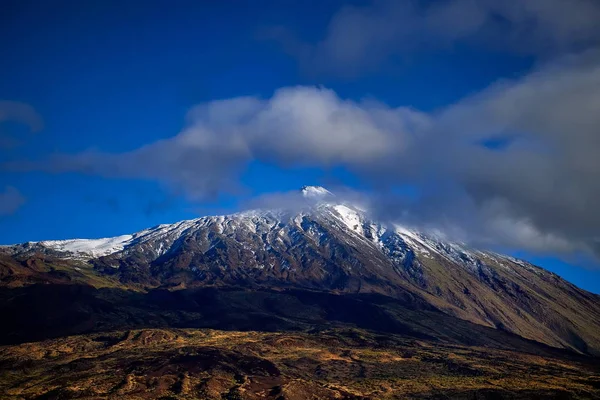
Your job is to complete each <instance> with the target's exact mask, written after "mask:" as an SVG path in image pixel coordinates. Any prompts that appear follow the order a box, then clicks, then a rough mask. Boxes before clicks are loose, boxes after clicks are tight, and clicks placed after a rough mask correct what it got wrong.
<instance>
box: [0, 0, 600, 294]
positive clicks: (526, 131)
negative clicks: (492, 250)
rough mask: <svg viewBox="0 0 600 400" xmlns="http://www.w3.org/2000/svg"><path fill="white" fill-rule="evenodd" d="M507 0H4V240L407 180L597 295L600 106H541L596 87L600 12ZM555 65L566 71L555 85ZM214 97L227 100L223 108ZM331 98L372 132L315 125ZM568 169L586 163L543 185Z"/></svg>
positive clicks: (417, 209) (112, 228)
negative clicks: (594, 157) (400, 0)
mask: <svg viewBox="0 0 600 400" xmlns="http://www.w3.org/2000/svg"><path fill="white" fill-rule="evenodd" d="M123 3H125V4H123ZM475 3H477V2H475ZM512 3H513V2H511V1H509V2H507V5H506V6H500V7H499V8H498V7H497V6H491V5H489V4H490V3H489V2H488V1H485V0H482V1H481V6H478V8H476V9H468V8H465V7H464V6H463V5H462V2H460V1H450V2H439V1H422V2H415V4H416V5H415V6H414V8H403V7H399V6H398V5H397V4H395V3H393V2H389V1H380V2H368V1H360V2H342V1H328V2H316V1H315V2H301V1H292V0H290V1H284V2H275V1H273V2H270V1H260V2H256V1H236V2H208V1H207V2H202V1H200V2H197V1H196V2H191V1H190V2H187V1H178V2H167V1H148V2H144V3H143V6H142V3H141V2H136V1H131V2H117V1H103V2H72V1H55V2H52V4H50V2H43V1H6V0H5V1H2V2H1V3H0V4H1V7H2V10H3V12H1V13H0V15H1V16H0V54H2V68H1V73H0V100H4V101H5V103H0V138H1V139H2V141H1V143H0V144H2V146H1V147H0V157H1V160H2V164H3V166H4V167H3V168H2V170H1V171H0V173H1V175H0V191H2V190H3V192H2V193H0V200H1V201H2V202H4V204H2V207H0V211H1V212H2V215H0V228H1V229H0V243H5V244H9V243H16V242H23V241H28V240H43V239H66V238H73V237H86V238H88V237H89V238H92V237H105V236H113V235H118V234H123V233H129V232H132V231H136V230H140V229H143V228H146V227H149V226H153V225H156V224H159V223H168V222H174V221H178V220H181V219H186V218H194V217H196V216H198V215H205V214H215V213H222V212H232V211H236V210H238V209H240V208H241V207H243V206H244V204H247V202H248V201H249V200H250V199H252V198H254V197H257V196H261V195H264V194H267V193H273V192H286V191H290V190H295V189H297V188H299V187H300V186H302V185H305V184H320V185H324V186H329V187H350V188H352V189H355V190H359V191H367V192H369V193H371V194H374V196H375V197H377V198H386V199H387V198H389V196H392V197H393V199H392V201H390V202H387V203H386V204H388V207H395V208H398V209H400V208H404V207H405V206H406V207H409V208H410V212H411V215H413V216H414V219H412V220H411V221H412V222H415V221H416V223H418V224H423V225H427V226H429V225H431V224H432V222H436V221H440V218H441V217H443V219H444V221H448V224H450V225H452V226H459V228H461V229H460V231H461V232H462V233H463V234H464V235H466V236H467V237H468V238H476V239H477V238H479V237H482V236H485V237H486V238H488V237H489V240H487V241H486V244H488V245H490V246H492V247H494V246H503V247H505V248H509V249H510V251H513V252H515V254H520V255H523V256H524V257H525V258H527V259H530V260H533V261H536V262H539V263H540V264H541V265H542V266H545V267H547V268H549V269H551V270H553V271H555V272H557V273H559V274H561V275H562V276H564V277H565V278H567V279H569V280H571V281H573V282H574V283H576V284H577V285H579V286H581V287H584V288H586V289H588V290H592V291H595V292H597V293H598V292H600V273H599V272H597V271H598V270H597V269H594V267H596V268H597V265H596V264H597V263H596V262H595V261H594V259H595V258H594V255H593V254H594V252H595V247H594V246H596V244H597V240H598V239H597V238H596V232H597V229H596V228H598V225H597V224H596V223H597V219H596V218H595V216H594V217H592V218H588V217H585V218H584V217H582V215H584V216H587V215H591V214H592V213H593V212H592V210H591V209H590V210H589V213H586V212H585V211H587V208H586V207H589V205H590V204H592V203H593V202H592V200H593V199H594V198H595V197H594V195H595V194H596V193H597V192H596V191H594V190H595V189H596V187H595V186H594V187H592V186H593V184H589V183H588V182H590V181H587V180H585V181H583V180H581V179H583V178H581V179H580V177H582V176H586V177H587V176H589V177H590V180H591V181H593V180H595V178H596V176H597V175H600V171H598V166H597V165H596V164H595V163H593V161H592V162H590V163H591V164H590V163H588V164H585V165H583V166H581V167H580V166H579V165H577V166H575V163H574V161H573V160H580V159H583V157H585V154H587V153H586V149H589V148H590V143H591V144H592V146H594V145H596V146H597V143H598V142H597V141H596V140H595V139H594V137H596V136H597V135H596V136H594V135H593V133H590V134H588V133H587V131H585V129H588V126H591V125H593V123H595V122H596V120H595V119H594V118H597V117H596V116H594V115H591V114H589V115H588V114H583V113H584V111H585V110H583V111H581V112H580V110H582V109H583V108H578V109H577V112H572V113H571V114H573V115H574V114H576V115H577V120H575V121H573V120H569V119H568V118H566V117H565V118H562V119H560V120H558V119H557V120H556V121H555V122H552V123H550V122H548V123H546V122H545V120H540V119H539V118H538V117H539V116H538V114H539V113H538V111H537V110H538V109H539V108H543V109H544V110H548V112H549V113H550V115H562V114H561V113H560V112H553V110H555V109H554V108H553V107H556V109H560V110H564V109H565V107H567V106H569V107H570V106H571V105H572V104H573V101H569V99H570V97H569V96H571V95H572V96H574V98H577V99H582V100H581V101H584V100H589V99H588V98H587V97H586V96H593V93H592V94H589V93H587V92H586V93H582V94H581V95H579V92H576V90H583V89H581V88H585V87H592V88H595V87H596V86H594V85H597V82H598V80H597V75H595V73H596V67H597V66H598V63H597V62H596V60H597V59H598V58H597V57H596V56H595V53H594V52H595V49H596V47H597V46H596V44H597V39H598V38H599V37H600V34H599V33H598V29H597V28H596V27H595V24H594V23H593V21H594V19H593V18H594V16H595V15H596V14H593V12H597V11H598V10H597V8H593V6H590V4H589V3H588V2H586V1H584V0H581V1H580V2H579V3H577V2H576V3H577V4H576V5H575V6H574V7H572V8H575V9H577V7H580V11H581V10H583V11H585V13H582V12H580V13H575V11H573V12H572V13H565V12H564V10H560V9H559V10H558V11H557V9H556V8H552V6H548V5H544V4H548V3H542V2H537V1H534V2H532V5H534V6H533V7H532V8H531V9H530V10H524V9H521V8H520V7H519V6H518V5H516V4H517V3H514V7H513V6H511V5H510V4H512ZM550 3H553V4H554V3H556V4H560V1H557V2H550ZM440 4H441V5H440ZM511 7H512V8H511ZM536 7H538V8H536ZM585 7H592V8H590V9H587V8H585ZM556 11H557V12H556ZM528 13H529V14H528ZM521 14H522V15H521ZM555 14H556V15H559V16H560V18H559V17H556V19H553V18H555V17H553V16H554V15H555ZM583 14H590V16H589V18H592V22H590V21H588V20H587V19H585V17H582V15H583ZM597 15H600V14H597ZM515 16H519V17H518V18H517V17H515ZM521 16H522V17H523V18H521ZM540 16H543V18H542V17H540ZM570 19H572V22H571V20H570ZM498 20H500V21H501V22H502V23H501V24H498V23H497V21H498ZM469 21H470V22H469ZM523 21H528V22H523ZM565 21H567V22H565ZM526 23H530V24H532V25H531V27H534V28H535V29H530V28H531V27H530V26H528V25H524V24H526ZM565 23H567V24H569V25H564V24H565ZM571 25H573V26H574V25H577V26H578V27H579V28H578V29H570V27H571ZM399 26H400V27H403V28H402V29H400V28H398V27H399ZM505 28H506V29H509V30H510V32H511V35H512V33H514V32H517V33H518V32H524V33H523V36H518V35H516V34H515V35H516V36H515V37H512V36H511V35H507V34H505V32H503V31H502V29H505ZM509 36H511V37H509ZM507 37H509V38H508V39H507ZM590 54H591V55H590ZM569 57H571V58H574V59H575V60H576V62H572V63H571V61H569V60H570V58H569ZM565 59H567V61H564V60H565ZM569 63H571V64H574V66H572V65H571V64H569ZM565 65H566V66H565ZM553 74H554V75H553ZM555 74H560V75H559V76H560V77H562V78H564V79H563V80H564V81H565V82H566V83H565V84H564V87H563V86H559V87H556V88H555V87H549V86H548V84H547V82H552V81H555V79H553V78H554V76H555ZM588 76H589V79H590V81H589V82H587V81H586V82H579V80H580V79H583V78H581V77H588ZM563 80H561V82H562V81H563ZM571 81H572V82H571ZM282 88H283V89H282ZM544 91H548V93H549V95H548V96H541V98H539V99H538V98H537V97H535V96H533V95H531V96H530V95H527V96H524V95H522V94H520V93H529V92H532V93H546V92H544ZM515 93H517V94H518V95H515ZM554 94H559V95H560V96H553V95H554ZM511 96H512V97H511ZM549 96H553V98H559V97H560V98H562V97H563V96H564V98H565V102H567V101H568V104H567V105H565V104H562V103H559V102H558V100H557V101H556V102H552V103H550V104H545V103H544V102H545V101H547V97H549ZM241 99H243V100H241ZM219 100H224V101H225V102H226V103H225V106H224V107H223V108H224V109H225V111H223V110H220V109H219V110H220V111H219V113H220V114H218V115H217V116H215V114H214V113H213V112H212V111H206V110H212V109H213V108H212V107H213V106H214V105H215V104H221V103H218V102H217V101H219ZM310 104H315V106H314V108H310V106H309V105H310ZM507 104H508V105H510V104H517V105H519V106H518V108H521V105H522V108H523V109H526V110H531V111H528V112H526V113H523V115H521V114H518V115H515V111H514V110H512V109H511V107H507V106H506V105H507ZM3 107H4V109H3ZM24 107H27V110H26V111H27V112H25V111H23V109H24ZM203 107H204V108H203ZM294 107H295V108H294ZM328 107H331V110H332V111H331V115H334V116H335V115H342V117H348V119H349V120H350V121H351V122H352V121H354V122H352V123H351V124H350V126H359V127H363V128H364V129H363V128H361V129H362V130H361V131H360V132H355V133H352V134H351V135H350V136H348V134H347V133H346V131H347V130H346V131H345V130H343V129H342V128H340V124H339V123H338V122H336V123H334V124H333V125H329V124H332V122H331V118H330V117H331V115H328V116H326V117H325V118H324V119H323V120H322V121H324V122H323V124H321V125H319V121H321V119H320V118H321V117H322V116H321V115H320V114H319V115H315V113H320V111H321V110H329V108H328ZM289 108H293V110H292V111H289V110H288V109H289ZM499 109H501V110H502V112H498V111H497V110H499ZM15 110H21V111H20V112H16V111H15ZM248 110H249V111H248ZM281 110H283V111H281ZM506 110H508V111H506ZM311 113H313V114H311ZM511 113H512V114H511ZM580 114H581V115H580ZM35 118H39V119H41V120H43V128H41V129H37V128H39V126H33V125H35V124H34V123H33V121H32V119H35ZM286 118H287V119H286ZM556 118H558V117H556ZM586 118H589V119H586ZM222 119H226V121H225V122H223V121H222ZM233 120H235V121H238V120H239V121H238V122H236V123H233V122H231V121H233ZM247 120H249V121H251V123H249V124H243V121H247ZM265 121H266V122H265ZM274 121H275V122H274ZM315 121H316V122H315ZM246 126H256V127H260V129H259V128H255V129H254V128H252V129H253V130H250V128H246ZM344 126H345V125H342V127H344ZM30 127H34V128H36V129H29V128H30ZM555 127H557V128H556V129H555ZM563 127H565V129H563V130H562V131H560V130H559V129H558V128H561V129H562V128H563ZM200 128H202V129H207V130H209V131H210V132H212V134H214V137H213V136H211V140H210V141H209V143H210V146H212V147H210V146H209V145H206V144H205V145H206V146H209V147H208V148H201V149H200V150H199V152H198V153H193V152H191V150H190V149H188V148H183V147H182V146H183V145H182V143H187V142H185V141H184V140H183V139H184V138H187V137H190V138H192V139H193V140H194V141H197V140H200V139H202V140H204V138H203V137H202V136H201V135H202V133H198V132H199V131H198V129H200ZM580 128H581V130H582V132H583V131H585V132H584V133H582V134H581V136H576V135H574V134H572V130H577V129H580ZM337 129H340V132H338V133H333V134H332V135H339V136H332V138H333V139H327V140H326V141H324V142H323V141H321V140H322V139H321V137H323V136H326V135H329V132H330V131H336V130H337ZM234 130H235V131H236V132H237V131H241V134H240V135H241V136H240V137H237V136H227V135H229V133H228V132H229V131H234ZM246 130H247V131H246ZM288 131H293V133H289V132H288ZM563 131H564V132H567V131H568V132H569V135H571V136H570V139H569V143H576V144H580V145H579V146H575V145H573V146H574V147H573V148H572V149H571V148H570V147H569V148H568V149H569V150H572V151H569V152H568V154H567V152H565V154H562V153H560V154H558V156H556V154H554V156H553V159H554V160H556V159H560V160H563V158H564V160H563V161H562V162H564V164H557V163H556V162H554V161H548V160H549V158H544V157H543V154H544V152H541V151H539V150H538V149H539V148H543V149H550V150H551V151H555V149H556V148H555V147H552V146H553V145H555V144H556V143H559V144H560V143H563V142H562V141H561V140H562V139H563V136H560V135H561V132H563ZM182 132H183V133H184V135H182ZM186 132H191V133H190V134H189V135H187V134H185V133H186ZM202 132H203V131H202ZM224 132H225V133H224ZM265 132H266V133H265ZM315 132H323V133H319V135H320V136H319V137H315V136H311V135H315ZM365 132H367V133H368V132H372V136H368V135H367V133H365ZM178 135H179V136H178ZM294 135H297V136H298V137H295V136H294ZM402 135H404V136H402ZM565 135H566V133H565ZM247 137H251V138H254V139H246V138H247ZM422 137H425V138H426V139H424V140H422V139H421V138H422ZM515 137H516V138H518V139H519V140H515V139H514V138H515ZM521 138H524V139H523V140H522V141H521V140H520V139H521ZM236 140H241V141H242V142H243V144H242V145H241V146H242V147H241V148H234V147H233V145H232V144H231V143H234V142H236ZM342 142H343V143H346V144H342V145H340V143H342ZM380 142H381V145H379V143H380ZM513 142H515V143H516V145H515V146H513ZM194 143H196V142H194ZM203 143H204V142H203ZM348 143H350V144H351V145H348ZM507 143H508V144H507ZM299 144H301V145H299ZM540 144H541V146H540ZM309 145H310V146H313V145H314V147H310V146H309ZM517 145H518V146H517ZM148 146H150V150H143V149H146V148H147V147H148ZM519 146H521V147H519ZM505 147H508V148H509V149H508V150H507V149H505ZM513 148H515V149H514V151H513ZM532 148H533V150H531V149H532ZM248 149H249V150H248ZM387 149H394V151H390V152H389V153H387V152H386V150H387ZM406 149H408V150H406ZM597 149H598V148H597V147H596V150H597ZM509 150H510V151H509ZM403 151H406V153H403ZM487 151H489V152H495V153H497V154H492V153H487ZM169 152H172V154H174V156H173V157H174V158H178V159H180V158H181V159H183V158H186V159H187V158H188V157H190V158H193V159H194V160H196V159H206V160H211V158H210V157H211V156H212V155H215V154H216V155H217V156H215V157H217V158H216V160H217V162H215V163H210V164H206V163H204V162H202V161H193V162H191V164H190V163H186V164H182V163H181V162H179V161H172V159H171V158H168V156H167V155H168V154H170V153H169ZM527 152H529V153H527ZM574 153H577V157H575V158H573V159H572V158H567V156H569V157H570V156H571V155H572V154H574ZM449 154H450V155H449ZM580 154H581V156H580ZM523 155H525V156H526V157H525V156H523ZM563 156H564V157H563ZM163 157H164V159H163ZM464 160H472V161H470V162H468V163H466V162H464ZM527 160H532V161H531V168H529V162H528V161H527ZM213 164H214V165H213ZM455 166H456V168H455ZM511 166H514V169H511V168H509V167H511ZM576 167H577V168H576ZM582 168H587V169H582ZM555 169H556V170H557V171H567V172H568V173H571V174H572V175H568V174H567V172H565V176H564V177H562V176H561V179H564V180H563V181H562V182H563V183H562V184H558V183H553V186H552V185H550V186H548V185H541V184H540V187H539V188H538V187H536V185H537V184H538V183H540V182H542V183H546V182H550V181H552V182H553V180H554V179H558V178H556V177H557V176H558V174H557V173H555V172H554V171H555ZM483 170H488V171H493V172H490V175H483V173H482V172H481V171H483ZM465 171H467V172H465ZM561 174H562V172H561ZM529 175H531V176H530V177H529ZM207 177H215V178H214V179H213V178H211V179H208V178H207ZM529 178H530V179H531V181H527V180H526V179H529ZM580 180H581V181H580ZM513 181H514V182H518V184H519V186H511V184H510V183H509V182H513ZM531 182H536V183H535V184H533V185H532V184H531ZM398 188H404V189H403V190H400V195H398V191H397V189H398ZM546 190H553V191H555V192H556V193H559V192H560V193H561V194H562V192H563V191H566V190H572V192H571V193H572V195H570V196H566V195H565V197H564V199H563V198H562V197H560V196H558V195H557V196H556V199H555V198H554V197H555V196H551V197H549V196H546V195H544V194H545V193H547V192H545V191H546ZM555 192H550V193H555ZM407 193H409V194H410V196H407ZM415 193H416V194H415ZM394 196H396V197H398V196H399V197H398V198H396V197H394ZM406 197H410V199H409V201H408V205H407V202H406ZM540 199H548V201H545V200H540ZM573 199H575V200H573ZM588 199H589V200H590V201H589V202H588V201H587V200H588ZM563 200H564V201H563ZM574 203H576V204H574ZM389 204H392V205H393V206H392V205H389ZM570 206H572V210H571V208H570ZM469 207H473V209H470V208H469ZM541 209H543V210H544V213H545V214H542V213H541V211H539V210H541ZM563 209H564V210H566V211H565V215H569V216H572V218H569V221H566V222H565V221H563V219H561V218H559V217H560V216H557V213H556V210H563ZM387 211H389V210H386V212H387ZM571 211H572V212H571ZM394 212H396V211H393V212H391V213H394ZM397 212H398V213H400V211H397ZM464 214H469V215H476V217H468V218H466V219H465V218H464V217H463V215H464ZM398 215H399V214H398ZM547 215H551V216H552V217H550V218H547ZM594 215H595V214H594ZM466 220H468V221H467V222H466V223H465V221H466ZM463 223H464V226H462V225H461V224H463ZM489 226H492V227H494V229H493V230H492V229H490V228H489ZM511 229H514V230H515V231H514V232H516V233H513V231H511ZM581 254H584V255H586V256H585V257H584V258H585V260H586V261H585V262H576V263H574V262H572V261H571V262H568V261H569V260H574V259H580V257H579V256H581ZM589 254H591V256H590V255H589ZM576 257H579V258H576ZM561 260H567V262H565V261H561ZM582 264H585V266H586V268H587V269H583V268H581V267H580V266H581V265H582ZM590 267H591V268H590Z"/></svg>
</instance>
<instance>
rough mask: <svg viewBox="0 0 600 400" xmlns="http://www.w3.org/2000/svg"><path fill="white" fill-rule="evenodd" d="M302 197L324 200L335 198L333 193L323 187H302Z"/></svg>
mask: <svg viewBox="0 0 600 400" xmlns="http://www.w3.org/2000/svg"><path fill="white" fill-rule="evenodd" d="M300 193H302V196H304V197H305V198H309V199H323V198H328V197H333V193H331V192H330V191H329V190H327V189H325V188H324V187H321V186H302V188H301V189H300Z"/></svg>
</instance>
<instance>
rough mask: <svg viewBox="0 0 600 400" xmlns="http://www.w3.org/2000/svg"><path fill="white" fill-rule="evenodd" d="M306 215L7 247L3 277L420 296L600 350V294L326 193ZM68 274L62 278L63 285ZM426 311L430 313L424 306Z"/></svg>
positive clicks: (317, 193)
mask: <svg viewBox="0 0 600 400" xmlns="http://www.w3.org/2000/svg"><path fill="white" fill-rule="evenodd" d="M301 193H302V195H303V196H305V197H306V198H310V199H324V198H326V199H328V200H327V201H318V202H317V203H316V204H315V205H314V207H310V208H304V209H302V210H300V211H295V212H282V211H278V210H259V211H248V212H242V213H237V214H231V215H222V216H211V217H202V218H197V219H193V220H188V221H181V222H178V223H175V224H167V225H159V226H156V227H153V228H150V229H146V230H143V231H140V232H137V233H133V234H131V235H124V236H119V237H115V238H106V239H94V240H90V239H75V240H67V241H45V242H37V243H31V242H30V243H24V244H21V245H15V246H8V247H4V248H2V249H1V250H0V257H1V258H0V261H1V262H0V278H1V279H2V280H3V282H5V284H10V285H23V284H26V283H31V282H40V281H47V280H48V279H51V280H54V279H57V278H56V276H57V275H56V273H53V274H50V275H48V274H49V273H50V272H51V271H54V270H56V268H58V267H60V268H59V269H60V270H61V271H63V272H61V273H62V274H67V275H68V276H69V279H71V280H76V281H77V280H82V281H85V282H90V279H91V282H99V281H103V280H105V279H110V280H111V282H113V281H114V280H116V281H117V282H118V284H119V285H123V286H125V287H131V288H135V289H136V290H146V289H147V288H161V287H162V288H165V287H166V288H180V287H187V288H189V287H205V286H211V287H213V286H224V285H225V286H230V285H234V286H236V287H239V286H242V287H252V288H256V287H263V288H269V289H274V288H279V289H284V288H298V289H303V290H305V289H310V290H313V291H319V292H327V293H353V294H356V293H378V294H382V295H385V296H388V297H390V298H394V299H403V301H405V300H406V299H413V300H411V301H417V299H419V300H418V301H417V303H418V304H426V305H427V306H426V307H432V308H434V309H436V310H439V311H441V312H443V313H445V314H447V315H449V316H452V317H457V318H460V319H463V320H467V321H470V322H474V323H476V324H480V325H484V326H487V327H492V328H495V329H498V330H502V331H509V332H512V333H515V334H518V335H520V336H523V337H525V338H528V339H533V340H537V341H539V342H543V343H546V344H549V345H551V346H556V347H564V348H568V349H572V350H575V351H578V352H582V353H593V354H600V297H599V296H597V295H594V294H591V293H588V292H586V291H584V290H581V289H579V288H577V287H575V286H574V285H572V284H570V283H568V282H566V281H565V280H563V279H561V278H560V277H558V276H557V275H556V274H553V273H551V272H548V271H546V270H544V269H542V268H539V267H536V266H534V265H532V264H530V263H527V262H525V261H522V260H517V259H515V258H512V257H509V256H504V255H500V254H496V253H493V252H488V251H481V250H475V249H470V248H467V247H465V246H464V245H462V244H458V243H453V242H449V241H444V240H440V239H439V238H436V237H432V236H430V235H427V234H424V233H421V232H418V231H415V230H411V229H408V228H406V227H403V226H400V225H394V224H383V223H381V222H379V221H374V220H372V219H370V218H369V216H368V215H367V214H366V213H365V212H364V211H362V210H361V209H360V208H358V207H355V206H353V205H352V204H348V203H345V202H343V201H341V200H338V199H337V198H336V197H335V196H334V195H333V194H332V193H331V192H329V191H328V190H327V189H324V188H322V187H318V186H305V187H303V188H302V189H301ZM61 279H62V278H61ZM419 307H422V306H419Z"/></svg>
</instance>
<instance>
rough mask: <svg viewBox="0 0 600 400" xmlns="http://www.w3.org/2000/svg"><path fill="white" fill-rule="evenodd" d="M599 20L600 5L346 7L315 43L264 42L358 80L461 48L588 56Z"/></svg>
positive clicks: (451, 1) (293, 39)
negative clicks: (421, 55)
mask: <svg viewBox="0 0 600 400" xmlns="http://www.w3.org/2000/svg"><path fill="white" fill-rule="evenodd" d="M599 20H600V3H598V2H597V1H596V0H528V1H521V0H504V1H497V0H443V1H418V0H414V1H395V0H379V1H372V2H370V3H368V4H367V5H364V6H345V7H343V8H341V9H340V10H339V11H338V12H337V13H335V15H334V16H333V17H332V19H331V21H330V23H329V25H328V27H327V30H326V32H325V34H324V36H323V37H322V38H321V39H320V40H319V41H317V42H314V43H308V42H305V41H303V40H301V39H300V38H298V37H297V36H296V35H295V34H294V33H293V32H290V31H289V30H287V29H285V28H282V27H276V28H273V29H271V30H270V31H268V34H264V35H263V36H264V37H267V38H270V39H273V40H275V41H277V42H279V43H280V44H281V45H282V47H283V49H284V50H285V51H286V52H287V53H289V54H291V55H293V56H294V57H296V58H297V59H298V60H299V61H300V64H301V66H302V67H303V68H304V69H305V70H307V71H310V72H312V73H332V74H336V75H340V74H342V75H346V76H355V75H357V74H360V73H364V72H366V71H369V70H374V69H378V68H379V67H380V65H381V63H382V62H384V61H386V60H388V59H389V58H391V57H395V56H404V55H407V54H410V53H413V52H417V51H426V50H428V49H434V48H435V49H440V48H449V47H452V46H453V45H454V44H456V43H467V44H470V45H475V46H483V47H485V48H490V47H494V48H496V49H499V50H504V51H511V52H519V53H530V54H536V55H542V56H549V55H553V54H557V53H564V52H568V51H573V50H582V49H584V48H585V47H587V46H589V45H592V44H597V43H598V42H600V26H599V25H600V24H598V21H599Z"/></svg>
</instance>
